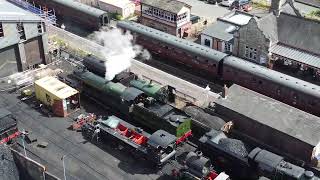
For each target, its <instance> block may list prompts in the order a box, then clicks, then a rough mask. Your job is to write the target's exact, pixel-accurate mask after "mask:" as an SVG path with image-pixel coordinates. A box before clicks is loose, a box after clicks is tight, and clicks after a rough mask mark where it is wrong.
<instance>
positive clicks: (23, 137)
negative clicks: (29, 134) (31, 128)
mask: <svg viewBox="0 0 320 180" xmlns="http://www.w3.org/2000/svg"><path fill="white" fill-rule="evenodd" d="M21 136H22V145H23V151H24V156H25V157H27V151H26V146H25V144H24V140H25V137H26V131H25V130H24V129H23V130H22V135H21Z"/></svg>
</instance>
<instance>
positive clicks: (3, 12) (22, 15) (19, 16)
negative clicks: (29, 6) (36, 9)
mask: <svg viewBox="0 0 320 180" xmlns="http://www.w3.org/2000/svg"><path fill="white" fill-rule="evenodd" d="M0 21H2V22H3V21H23V22H26V21H27V22H39V21H41V18H40V17H39V16H37V15H34V14H32V13H31V12H28V11H26V10H24V9H22V8H19V7H18V6H15V5H14V4H12V3H10V2H8V1H0Z"/></svg>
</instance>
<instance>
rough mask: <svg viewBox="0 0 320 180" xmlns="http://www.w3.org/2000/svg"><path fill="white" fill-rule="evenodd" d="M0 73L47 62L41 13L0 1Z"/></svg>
mask: <svg viewBox="0 0 320 180" xmlns="http://www.w3.org/2000/svg"><path fill="white" fill-rule="evenodd" d="M0 12H1V16H0V77H3V76H8V75H10V74H13V73H15V72H17V71H24V70H27V69H30V68H35V67H37V66H38V65H39V64H46V63H48V58H47V52H48V50H47V49H48V48H47V44H48V38H47V33H46V28H45V23H44V22H43V21H42V20H41V18H40V17H38V16H36V15H34V14H32V13H30V12H28V11H25V10H23V9H21V8H19V7H17V6H15V5H13V4H11V3H9V2H8V1H1V2H0Z"/></svg>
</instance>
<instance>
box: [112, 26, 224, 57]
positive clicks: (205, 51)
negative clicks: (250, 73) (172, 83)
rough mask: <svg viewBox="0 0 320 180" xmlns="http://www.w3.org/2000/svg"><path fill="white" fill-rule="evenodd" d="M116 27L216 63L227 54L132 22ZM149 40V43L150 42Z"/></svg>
mask: <svg viewBox="0 0 320 180" xmlns="http://www.w3.org/2000/svg"><path fill="white" fill-rule="evenodd" d="M117 26H118V27H120V28H124V29H127V30H129V31H132V32H136V33H139V34H143V35H144V36H146V37H150V38H151V39H152V40H156V41H160V42H163V43H166V44H168V45H172V46H174V47H177V48H179V49H181V50H185V51H188V52H191V53H193V54H194V55H198V56H201V57H204V58H206V59H207V60H209V61H214V62H216V63H218V62H220V61H221V60H222V59H223V58H224V57H226V56H227V54H225V53H222V52H219V51H216V50H214V49H211V48H208V47H205V46H202V45H200V44H197V43H194V42H190V41H187V40H185V39H181V38H178V37H176V36H173V35H171V34H168V33H165V32H162V31H159V30H156V29H153V28H150V27H147V26H144V25H142V24H138V23H135V22H132V21H120V22H118V24H117ZM151 39H150V41H151Z"/></svg>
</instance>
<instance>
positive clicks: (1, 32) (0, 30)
mask: <svg viewBox="0 0 320 180" xmlns="http://www.w3.org/2000/svg"><path fill="white" fill-rule="evenodd" d="M3 36H4V33H3V28H2V23H1V22H0V38H1V37H3Z"/></svg>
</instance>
